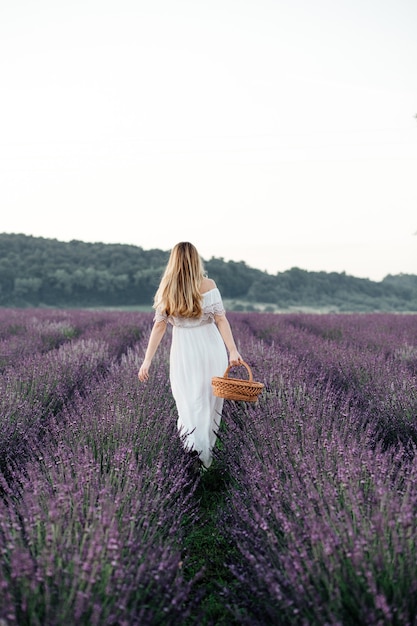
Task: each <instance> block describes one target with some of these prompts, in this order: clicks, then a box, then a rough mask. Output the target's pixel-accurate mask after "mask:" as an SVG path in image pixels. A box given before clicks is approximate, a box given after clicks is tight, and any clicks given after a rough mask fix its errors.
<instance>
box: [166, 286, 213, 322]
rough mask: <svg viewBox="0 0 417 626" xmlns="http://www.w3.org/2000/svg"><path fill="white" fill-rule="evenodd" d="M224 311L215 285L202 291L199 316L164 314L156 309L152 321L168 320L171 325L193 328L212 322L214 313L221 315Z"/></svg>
mask: <svg viewBox="0 0 417 626" xmlns="http://www.w3.org/2000/svg"><path fill="white" fill-rule="evenodd" d="M224 313H225V310H224V306H223V302H222V297H221V295H220V291H219V290H218V288H217V287H215V288H214V289H210V291H206V293H203V314H202V315H201V317H199V318H197V319H195V318H190V317H174V316H173V315H166V314H164V313H161V311H160V310H158V309H156V312H155V317H154V321H155V322H169V323H170V324H172V325H173V326H180V327H182V328H194V327H196V326H202V325H203V324H210V323H212V322H214V316H215V315H222V314H224Z"/></svg>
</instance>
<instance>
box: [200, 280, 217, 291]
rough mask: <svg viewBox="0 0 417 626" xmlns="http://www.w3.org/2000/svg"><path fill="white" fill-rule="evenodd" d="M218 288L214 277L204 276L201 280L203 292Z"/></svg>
mask: <svg viewBox="0 0 417 626" xmlns="http://www.w3.org/2000/svg"><path fill="white" fill-rule="evenodd" d="M215 288H216V283H215V282H214V280H213V279H212V278H203V280H202V282H201V287H200V291H201V293H206V291H210V290H211V289H215Z"/></svg>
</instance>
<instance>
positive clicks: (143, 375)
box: [138, 359, 151, 383]
mask: <svg viewBox="0 0 417 626" xmlns="http://www.w3.org/2000/svg"><path fill="white" fill-rule="evenodd" d="M150 366H151V361H149V360H148V359H145V360H144V362H143V363H142V365H141V366H140V370H139V372H138V378H139V380H140V382H141V383H144V382H145V381H147V380H148V379H149V368H150Z"/></svg>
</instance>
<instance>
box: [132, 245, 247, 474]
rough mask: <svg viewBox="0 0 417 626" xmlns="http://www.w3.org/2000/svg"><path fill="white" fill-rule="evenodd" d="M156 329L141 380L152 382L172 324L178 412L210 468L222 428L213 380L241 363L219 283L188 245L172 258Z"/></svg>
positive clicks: (191, 444) (159, 295)
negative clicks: (151, 371) (207, 273)
mask: <svg viewBox="0 0 417 626" xmlns="http://www.w3.org/2000/svg"><path fill="white" fill-rule="evenodd" d="M154 308H155V317H154V325H153V327H152V331H151V334H150V337H149V342H148V347H147V349H146V353H145V358H144V361H143V363H142V365H141V367H140V370H139V373H138V377H139V380H140V381H141V382H144V381H146V380H148V378H149V368H150V366H151V363H152V359H153V357H154V354H155V352H156V350H157V348H158V346H159V344H160V342H161V339H162V337H163V336H164V334H165V331H166V328H167V323H170V324H172V326H173V329H172V343H171V354H170V369H169V377H170V382H171V389H172V394H173V396H174V399H175V402H176V405H177V411H178V423H177V426H178V430H179V431H180V434H181V435H184V447H185V449H186V450H187V451H190V452H193V451H194V454H198V456H199V459H200V461H201V462H202V464H203V465H204V467H206V468H208V467H210V465H211V463H212V460H213V457H212V450H213V448H214V445H215V443H216V439H217V431H218V428H219V426H220V420H221V414H222V409H223V399H222V398H218V397H216V396H214V395H213V392H212V388H211V379H212V377H213V376H223V374H224V372H225V370H226V368H227V352H226V347H227V350H228V351H229V363H230V365H238V364H239V363H241V362H242V357H241V356H240V354H239V352H238V350H237V348H236V344H235V341H234V339H233V334H232V330H231V328H230V324H229V321H228V319H227V317H226V314H225V310H224V307H223V303H222V299H221V295H220V292H219V290H218V289H217V287H216V283H215V282H214V280H211V279H210V278H207V277H206V276H205V272H204V267H203V262H202V260H201V258H200V256H199V254H198V252H197V250H196V248H195V247H194V246H193V245H192V244H191V243H189V242H181V243H178V244H177V245H176V246H174V248H173V249H172V251H171V255H170V258H169V261H168V264H167V267H166V269H165V273H164V275H163V277H162V280H161V282H160V285H159V288H158V291H157V292H156V294H155V301H154Z"/></svg>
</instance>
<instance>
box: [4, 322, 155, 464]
mask: <svg viewBox="0 0 417 626" xmlns="http://www.w3.org/2000/svg"><path fill="white" fill-rule="evenodd" d="M149 324H150V320H149V316H147V315H139V316H138V315H136V317H135V318H134V317H133V316H132V315H130V314H123V315H119V314H109V313H93V312H85V311H75V312H48V315H47V314H46V312H45V311H41V312H40V313H39V312H37V311H36V316H34V313H33V312H32V311H23V312H22V311H18V312H15V311H8V315H7V316H6V315H5V313H4V311H3V312H2V317H1V319H0V327H2V328H3V335H5V339H4V341H7V340H8V339H7V337H8V338H9V340H10V337H12V338H13V337H15V336H16V335H13V334H11V335H10V329H11V328H12V329H16V328H19V329H20V330H19V333H20V334H19V335H17V336H18V337H19V339H20V340H21V347H23V348H24V349H22V350H21V351H20V352H19V353H18V354H17V353H15V354H14V358H13V359H10V362H9V363H8V364H7V366H5V367H4V368H3V373H2V376H1V378H0V410H1V413H0V468H1V469H2V471H3V472H4V473H6V475H7V476H10V474H11V472H12V470H13V467H14V465H16V464H21V463H22V462H23V460H24V458H26V456H27V454H28V451H30V449H31V447H32V440H36V439H39V438H40V437H42V433H43V432H44V431H45V429H46V430H47V429H48V424H49V418H50V415H53V414H56V413H57V412H59V411H60V409H61V408H62V406H63V405H64V404H65V402H67V401H68V399H69V398H70V397H71V396H72V395H73V394H74V393H75V392H78V393H82V391H83V389H84V388H85V387H86V386H87V385H88V384H89V383H90V381H91V380H93V379H94V378H95V377H97V376H98V375H100V373H103V372H105V371H106V370H107V369H108V368H109V367H110V365H111V363H112V362H113V361H114V360H115V359H118V358H120V357H121V355H122V354H124V353H125V352H126V350H127V349H128V347H129V346H131V345H135V343H136V342H137V341H138V339H139V338H140V337H141V336H142V335H143V334H144V333H145V332H146V331H147V330H148V327H149ZM5 329H6V330H7V332H8V333H9V334H8V335H6V330H5ZM45 338H47V339H48V341H46V340H45ZM52 338H53V341H52ZM46 345H47V346H48V349H46V348H45V346H46ZM51 346H52V347H51Z"/></svg>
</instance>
